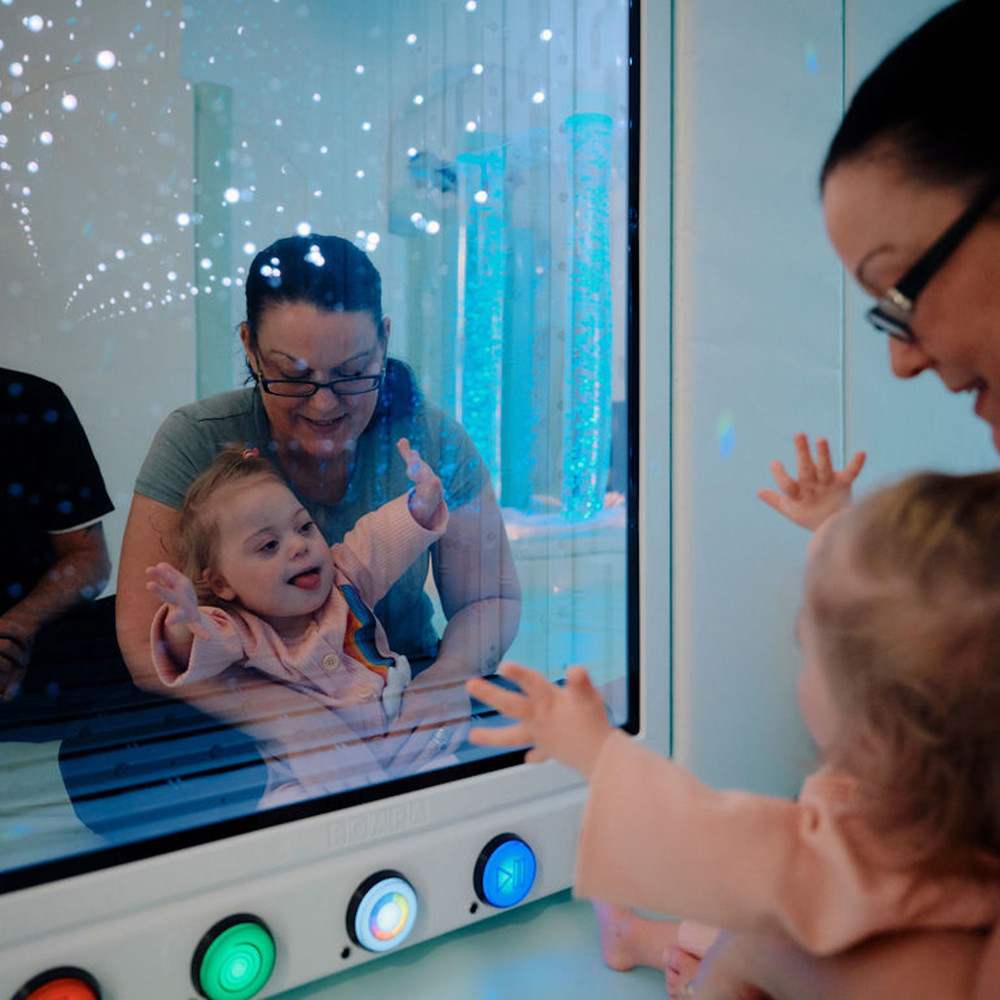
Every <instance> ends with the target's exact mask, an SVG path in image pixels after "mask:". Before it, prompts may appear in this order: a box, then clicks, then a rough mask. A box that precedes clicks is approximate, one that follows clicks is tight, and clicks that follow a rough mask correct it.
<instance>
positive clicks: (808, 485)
mask: <svg viewBox="0 0 1000 1000" xmlns="http://www.w3.org/2000/svg"><path fill="white" fill-rule="evenodd" d="M795 456H796V462H797V465H798V469H797V475H796V478H794V479H793V478H792V477H791V476H790V475H789V474H788V472H787V471H786V470H785V467H784V465H783V464H782V463H781V462H779V461H774V462H772V463H771V475H772V476H774V481H775V483H776V484H777V486H778V490H780V491H781V492H780V493H779V492H777V491H776V490H759V491H758V493H757V496H758V497H760V499H761V500H763V501H764V503H766V504H767V505H768V506H769V507H773V508H774V509H775V510H776V511H778V513H779V514H784V515H785V517H787V518H788V519H789V521H794V522H795V523H796V524H798V525H801V526H802V527H803V528H807V529H808V530H809V531H815V530H816V529H817V528H818V527H819V526H820V525H821V524H822V523H823V522H824V521H825V520H826V519H827V518H828V517H831V516H832V515H833V514H836V513H837V511H838V510H840V509H841V508H843V507H846V506H847V505H848V504H849V503H850V502H851V487H852V486H853V485H854V480H855V479H857V478H858V473H859V472H861V468H862V466H863V465H864V464H865V453H864V452H863V451H859V452H857V453H856V454H855V456H854V458H852V459H851V460H850V462H848V463H847V465H845V466H844V468H843V469H841V470H840V471H839V472H838V471H837V470H836V469H834V467H833V460H832V459H831V457H830V443H829V442H828V441H827V440H826V438H817V439H816V459H815V461H814V460H813V456H812V452H811V451H810V449H809V438H808V437H806V435H805V434H796V435H795Z"/></svg>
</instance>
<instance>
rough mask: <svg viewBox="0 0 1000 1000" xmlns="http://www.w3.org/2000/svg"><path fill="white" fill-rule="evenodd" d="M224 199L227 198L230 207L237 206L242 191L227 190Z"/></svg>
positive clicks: (235, 189) (237, 189) (232, 188)
mask: <svg viewBox="0 0 1000 1000" xmlns="http://www.w3.org/2000/svg"><path fill="white" fill-rule="evenodd" d="M222 197H223V198H225V199H226V201H227V202H228V203H229V204H230V205H235V204H236V202H238V201H239V200H240V189H239V188H234V187H230V188H226V190H225V192H224V193H223V195H222Z"/></svg>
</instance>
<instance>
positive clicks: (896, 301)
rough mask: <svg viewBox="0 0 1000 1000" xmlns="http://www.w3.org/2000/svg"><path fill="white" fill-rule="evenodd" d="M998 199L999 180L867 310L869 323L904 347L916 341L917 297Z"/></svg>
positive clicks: (983, 192) (987, 187)
mask: <svg viewBox="0 0 1000 1000" xmlns="http://www.w3.org/2000/svg"><path fill="white" fill-rule="evenodd" d="M997 195H1000V177H996V178H994V179H993V180H992V181H990V183H989V184H987V185H986V187H984V188H983V190H982V191H980V192H979V194H978V195H976V197H975V198H974V199H973V200H972V202H971V204H970V205H969V207H968V208H967V209H966V210H965V211H964V212H963V213H962V214H961V215H960V216H959V217H958V218H957V219H956V220H955V221H954V222H953V223H952V224H951V225H950V226H949V227H948V228H947V229H946V230H945V231H944V232H943V233H942V234H941V236H940V237H939V238H938V239H937V241H936V242H935V243H933V244H932V245H931V247H930V249H929V250H928V251H927V252H926V253H924V254H923V256H921V257H920V259H919V260H918V261H917V262H916V263H915V264H914V265H913V267H911V268H910V269H909V270H908V271H907V272H906V274H904V275H903V277H902V278H900V279H899V281H897V282H896V284H895V285H894V286H893V287H892V288H890V289H889V291H887V292H886V293H885V295H883V296H882V298H880V299H879V300H878V302H876V303H875V305H873V306H872V307H871V309H869V310H868V322H869V323H871V325H872V326H874V327H875V329H876V330H880V331H881V332H882V333H887V334H889V336H890V337H894V338H895V339H896V340H901V341H903V343H904V344H914V343H916V340H917V338H916V337H915V336H914V335H913V330H912V329H911V328H910V317H911V316H912V315H913V307H914V305H915V304H916V301H917V296H918V295H919V294H920V293H921V292H922V291H923V290H924V289H925V288H926V287H927V283H928V282H929V281H930V280H931V278H933V277H934V275H935V274H937V272H938V271H939V270H940V268H941V265H942V264H944V262H945V261H946V260H947V259H948V258H949V257H950V256H951V254H952V252H953V251H954V250H955V248H956V247H957V246H958V245H959V243H961V242H962V240H964V239H965V237H966V236H967V235H968V234H969V231H970V230H971V229H972V227H973V226H975V224H976V223H977V222H979V220H980V219H981V218H982V217H983V216H984V215H985V214H986V212H987V210H988V209H989V207H990V206H991V205H992V204H993V202H994V201H995V200H996V198H997Z"/></svg>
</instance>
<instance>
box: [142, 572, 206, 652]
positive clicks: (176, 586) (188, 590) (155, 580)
mask: <svg viewBox="0 0 1000 1000" xmlns="http://www.w3.org/2000/svg"><path fill="white" fill-rule="evenodd" d="M146 575H147V576H148V577H149V581H148V582H147V583H146V587H147V588H148V589H149V590H151V591H152V592H153V593H154V594H156V596H157V597H158V598H159V599H160V600H161V601H163V603H164V604H166V606H167V614H166V616H165V617H164V619H163V638H164V640H165V641H166V644H167V650H168V651H169V653H170V658H171V659H172V660H173V661H174V663H175V664H177V666H179V667H181V668H182V669H183V668H184V667H186V666H187V663H188V660H189V659H190V657H191V647H192V645H193V644H194V637H195V636H198V637H200V638H202V639H211V638H212V636H213V628H212V623H211V622H210V621H209V619H208V616H207V615H206V614H205V613H204V612H203V611H202V610H201V608H199V607H198V597H197V595H196V594H195V592H194V584H192V583H191V581H190V580H189V579H188V578H187V577H186V576H185V575H184V574H183V573H182V572H181V571H180V570H178V569H175V568H174V567H173V566H171V565H170V563H167V562H161V563H157V564H156V565H155V566H149V567H147V569H146Z"/></svg>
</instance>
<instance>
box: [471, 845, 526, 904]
mask: <svg viewBox="0 0 1000 1000" xmlns="http://www.w3.org/2000/svg"><path fill="white" fill-rule="evenodd" d="M474 883H475V889H476V895H477V896H478V897H479V898H480V899H481V900H482V901H483V902H484V903H489V904H490V906H496V907H500V908H503V907H506V906H513V905H514V904H515V903H520V902H521V900H522V899H524V897H525V896H527V895H528V893H529V892H530V891H531V887H532V886H533V885H534V884H535V855H534V852H533V851H532V850H531V848H530V847H528V845H527V844H526V843H525V842H524V841H523V840H521V838H520V837H518V836H516V835H515V834H513V833H501V834H500V835H499V836H497V837H494V838H493V839H492V840H491V841H490V842H489V843H488V844H487V845H486V846H485V847H484V848H483V849H482V851H480V852H479V859H478V860H477V861H476V870H475V873H474Z"/></svg>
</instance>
